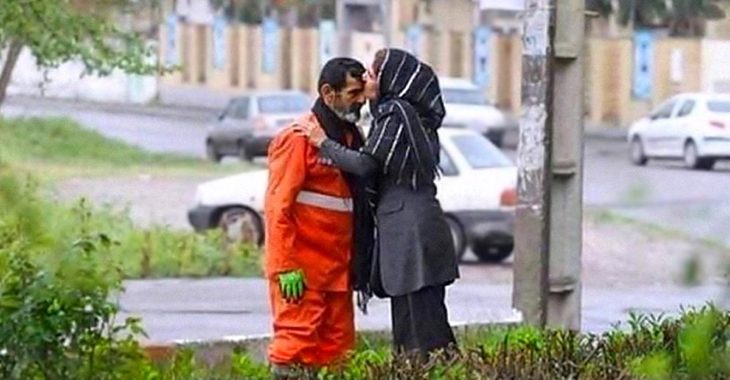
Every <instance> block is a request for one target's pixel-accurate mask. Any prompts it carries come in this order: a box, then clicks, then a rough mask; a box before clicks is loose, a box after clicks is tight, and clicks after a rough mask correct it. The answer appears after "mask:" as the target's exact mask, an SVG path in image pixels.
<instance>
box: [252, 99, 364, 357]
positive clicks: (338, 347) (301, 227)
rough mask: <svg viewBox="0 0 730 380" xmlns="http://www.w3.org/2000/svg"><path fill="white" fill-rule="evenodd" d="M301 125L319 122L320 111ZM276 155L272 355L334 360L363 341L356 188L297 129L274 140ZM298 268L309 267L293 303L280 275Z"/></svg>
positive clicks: (269, 241) (271, 213) (271, 211)
mask: <svg viewBox="0 0 730 380" xmlns="http://www.w3.org/2000/svg"><path fill="white" fill-rule="evenodd" d="M297 123H298V124H317V125H318V121H317V119H316V117H315V116H314V114H312V113H310V114H308V115H307V116H305V117H303V118H302V119H300V120H298V121H297V122H295V124H297ZM350 137H351V136H350ZM268 157H269V181H268V188H267V191H266V200H265V206H264V212H265V217H266V256H265V271H266V276H267V278H268V280H269V281H268V284H269V295H270V301H271V308H272V312H273V319H274V323H273V330H274V337H273V340H272V342H271V345H270V347H269V360H270V362H272V363H274V364H284V365H285V364H303V365H310V366H320V365H327V364H330V363H332V362H333V361H335V360H337V359H339V358H341V357H342V356H343V355H344V354H345V353H346V352H347V351H349V350H351V349H352V348H353V347H354V343H355V327H354V311H353V304H352V291H351V284H350V260H351V257H352V247H353V240H352V239H353V215H352V197H351V194H350V189H349V187H348V184H347V182H346V181H345V178H344V176H343V175H342V173H341V172H340V170H339V169H337V168H335V167H334V166H331V165H328V163H327V162H326V160H323V159H322V158H321V157H320V156H319V150H318V149H317V148H315V147H313V146H311V145H310V144H309V142H308V141H307V139H306V138H305V137H303V136H299V135H297V134H295V133H294V132H293V130H292V129H291V128H288V129H286V130H284V131H282V132H281V133H280V134H279V135H278V136H277V137H275V138H274V140H273V141H272V142H271V145H270V146H269V152H268ZM295 269H301V270H302V271H303V272H304V279H305V280H304V281H305V290H304V296H303V297H302V299H301V300H300V301H299V302H297V303H287V302H286V301H285V300H284V298H283V297H282V295H281V292H280V290H279V283H278V279H277V275H278V274H280V273H282V272H287V271H291V270H295Z"/></svg>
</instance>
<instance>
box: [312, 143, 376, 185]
mask: <svg viewBox="0 0 730 380" xmlns="http://www.w3.org/2000/svg"><path fill="white" fill-rule="evenodd" d="M319 150H320V152H321V153H322V155H324V156H325V157H327V158H329V159H330V160H332V162H333V163H334V165H335V166H337V167H338V168H339V169H341V170H344V171H346V172H348V173H352V174H354V175H356V176H359V177H367V176H369V175H371V174H373V173H375V171H377V170H378V168H379V165H378V162H377V161H376V160H375V159H374V158H373V157H372V156H370V155H368V154H366V153H362V152H360V151H357V150H352V149H348V148H346V147H344V146H342V145H341V144H339V143H338V142H336V141H334V140H331V139H326V140H324V142H322V145H320V147H319Z"/></svg>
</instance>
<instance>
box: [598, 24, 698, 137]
mask: <svg viewBox="0 0 730 380" xmlns="http://www.w3.org/2000/svg"><path fill="white" fill-rule="evenodd" d="M587 52H588V62H589V63H588V69H587V72H586V76H587V81H588V86H587V98H588V103H587V105H588V118H589V120H590V121H592V122H594V123H614V124H617V125H626V124H628V123H629V122H631V121H633V120H634V119H636V118H638V117H640V116H643V115H645V114H646V113H647V112H648V111H649V110H650V109H652V108H654V107H655V106H657V105H658V104H659V103H661V102H662V101H664V100H665V99H667V98H669V97H671V96H673V95H675V94H677V93H680V92H694V91H700V90H701V89H702V75H703V73H702V65H703V58H702V41H701V40H698V39H674V38H672V39H670V38H665V39H659V40H657V41H656V44H655V48H654V77H653V84H654V87H653V91H652V97H651V99H650V100H648V101H639V100H635V99H633V97H632V94H631V86H632V79H633V42H632V41H631V40H630V39H625V38H619V39H596V38H593V39H590V40H589V44H588V50H587Z"/></svg>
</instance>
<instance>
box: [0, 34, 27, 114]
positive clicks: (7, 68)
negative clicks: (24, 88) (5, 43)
mask: <svg viewBox="0 0 730 380" xmlns="http://www.w3.org/2000/svg"><path fill="white" fill-rule="evenodd" d="M22 49H23V44H22V43H21V42H20V41H18V40H12V41H11V42H10V48H9V49H8V55H7V58H6V59H5V65H4V66H3V71H2V73H1V74H0V107H1V106H2V105H3V102H4V101H5V95H6V94H7V91H8V85H9V84H10V78H11V77H12V76H13V69H14V68H15V64H16V63H17V62H18V57H19V56H20V51H21V50H22Z"/></svg>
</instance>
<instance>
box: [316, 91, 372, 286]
mask: <svg viewBox="0 0 730 380" xmlns="http://www.w3.org/2000/svg"><path fill="white" fill-rule="evenodd" d="M312 112H313V113H314V116H315V117H316V118H317V121H318V122H319V125H320V126H321V127H322V129H324V131H325V134H326V135H327V137H328V138H330V139H332V140H334V141H337V142H338V143H340V144H342V145H343V146H346V147H348V148H350V149H353V150H359V149H360V148H361V147H362V146H363V145H364V144H365V141H364V137H363V136H362V134H361V133H360V130H359V129H358V128H357V126H356V125H355V124H352V123H348V122H346V121H344V120H342V119H340V118H339V117H338V116H337V115H336V114H335V113H334V112H333V111H332V110H331V109H330V108H329V107H327V105H326V104H324V101H323V100H322V99H321V98H318V99H317V101H316V102H315V103H314V106H313V107H312ZM347 131H349V132H350V133H351V135H352V137H353V138H352V140H351V141H350V144H348V143H347V138H346V136H347V134H346V132H347ZM342 174H343V176H344V177H345V181H347V185H348V187H349V188H350V193H351V194H352V198H353V204H354V210H353V211H354V212H353V218H354V226H355V228H354V229H355V230H354V233H353V244H354V247H353V252H354V253H355V255H354V257H353V259H352V265H351V273H352V276H353V285H354V287H355V290H360V291H365V292H368V293H369V289H370V287H369V280H370V272H371V266H372V265H371V263H372V248H373V228H374V220H373V212H372V210H371V209H370V205H369V201H368V197H369V194H368V192H367V191H366V188H367V187H368V184H369V182H370V179H368V178H361V177H358V176H356V175H354V174H350V173H347V172H345V171H343V172H342Z"/></svg>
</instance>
